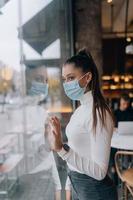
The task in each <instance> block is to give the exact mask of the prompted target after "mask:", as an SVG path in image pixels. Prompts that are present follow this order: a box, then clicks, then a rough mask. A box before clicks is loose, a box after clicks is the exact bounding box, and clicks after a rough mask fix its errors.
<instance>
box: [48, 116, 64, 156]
mask: <svg viewBox="0 0 133 200" xmlns="http://www.w3.org/2000/svg"><path fill="white" fill-rule="evenodd" d="M49 125H50V131H49V133H48V135H49V136H48V140H49V144H50V147H51V150H53V151H56V152H58V151H60V150H61V149H62V145H63V142H62V137H61V124H60V120H59V119H58V118H57V117H56V116H54V117H51V118H50V120H49Z"/></svg>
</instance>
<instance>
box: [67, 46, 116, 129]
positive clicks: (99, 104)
mask: <svg viewBox="0 0 133 200" xmlns="http://www.w3.org/2000/svg"><path fill="white" fill-rule="evenodd" d="M66 64H73V65H74V67H76V68H81V69H82V71H83V72H84V73H87V72H91V73H92V80H91V81H90V83H89V88H90V90H91V91H92V96H93V128H94V130H95V131H96V126H97V121H98V119H97V111H98V114H99V117H100V122H101V124H102V127H103V126H104V127H107V124H106V114H107V113H106V112H108V113H109V115H110V116H111V119H112V122H114V117H113V114H112V112H111V109H110V108H109V106H108V105H107V103H106V101H105V99H104V97H103V95H102V93H101V90H100V83H99V73H98V70H97V67H96V64H95V62H94V60H93V58H92V56H91V54H90V53H88V52H87V51H86V49H83V50H81V51H79V52H78V54H77V55H75V56H72V57H71V58H69V59H67V60H66V62H65V63H64V65H66Z"/></svg>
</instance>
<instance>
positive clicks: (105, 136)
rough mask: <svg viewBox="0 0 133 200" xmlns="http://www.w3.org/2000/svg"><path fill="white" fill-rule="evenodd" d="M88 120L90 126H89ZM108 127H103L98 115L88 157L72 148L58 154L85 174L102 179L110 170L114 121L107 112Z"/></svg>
mask: <svg viewBox="0 0 133 200" xmlns="http://www.w3.org/2000/svg"><path fill="white" fill-rule="evenodd" d="M89 125H90V124H89V122H88V126H89ZM106 125H107V128H105V127H101V123H100V120H99V117H98V121H97V128H96V133H94V132H91V133H89V134H91V141H90V142H91V148H90V151H91V153H90V154H88V157H81V156H80V155H79V154H77V153H76V152H74V151H73V149H72V148H70V150H69V152H66V151H65V150H64V149H62V150H61V151H60V152H58V154H59V155H60V156H61V157H62V159H63V160H66V162H67V163H68V164H70V165H71V166H73V167H74V168H76V169H77V170H78V171H80V172H81V173H83V174H86V175H88V176H90V177H93V178H95V179H97V180H102V179H103V178H104V177H105V176H106V174H107V170H108V162H109V156H110V146H111V137H112V132H113V123H112V120H111V117H110V116H109V114H108V113H107V114H106ZM88 130H89V128H88Z"/></svg>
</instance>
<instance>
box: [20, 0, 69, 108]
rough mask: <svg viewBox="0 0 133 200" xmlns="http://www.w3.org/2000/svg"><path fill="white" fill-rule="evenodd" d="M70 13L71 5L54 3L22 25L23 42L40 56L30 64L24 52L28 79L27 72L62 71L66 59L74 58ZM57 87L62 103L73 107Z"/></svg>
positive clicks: (66, 2)
mask: <svg viewBox="0 0 133 200" xmlns="http://www.w3.org/2000/svg"><path fill="white" fill-rule="evenodd" d="M68 10H69V12H71V10H70V1H63V2H61V1H60V0H54V1H51V2H50V3H49V4H48V5H47V6H46V7H44V8H43V9H42V10H41V11H39V12H38V13H37V14H36V15H35V16H33V17H32V18H31V19H30V20H29V21H27V22H26V23H25V24H24V25H23V39H24V40H25V41H26V42H27V43H28V44H29V45H30V46H31V47H32V48H33V49H34V50H35V51H36V52H37V53H38V54H40V59H32V60H31V59H28V57H27V55H26V54H25V53H26V52H24V55H25V56H24V57H25V59H24V64H25V65H26V66H27V70H26V71H27V73H26V75H28V74H29V73H28V71H30V72H31V71H33V73H34V71H35V70H33V69H35V68H37V67H39V66H42V65H44V66H46V67H47V68H49V67H50V68H51V67H52V68H60V67H61V65H62V64H63V61H64V60H65V58H66V57H68V56H70V55H71V51H72V47H71V45H72V44H71V40H72V38H71V34H70V29H71V26H70V20H71V18H70V17H68V16H70V15H69V14H68V13H67V12H68ZM66 14H67V16H66ZM68 44H69V45H68ZM57 52H58V53H57ZM51 54H52V55H51ZM57 71H58V70H57ZM33 76H34V75H33ZM30 77H31V74H30ZM26 79H27V80H28V79H29V78H28V77H27V78H26ZM59 79H60V73H59V77H58V80H59ZM60 82H61V80H60ZM28 85H29V83H28ZM57 87H59V88H60V99H61V102H63V105H67V104H70V103H69V100H68V99H66V98H65V95H62V93H63V90H62V87H61V84H60V83H59V84H58V86H57Z"/></svg>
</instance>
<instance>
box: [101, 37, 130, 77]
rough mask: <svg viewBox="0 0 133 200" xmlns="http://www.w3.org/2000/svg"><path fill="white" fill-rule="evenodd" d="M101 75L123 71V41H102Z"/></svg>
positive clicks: (124, 43)
mask: <svg viewBox="0 0 133 200" xmlns="http://www.w3.org/2000/svg"><path fill="white" fill-rule="evenodd" d="M102 44H103V73H104V74H112V73H113V72H115V71H117V72H118V73H124V69H125V45H126V42H125V39H124V38H122V39H103V40H102Z"/></svg>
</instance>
